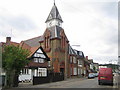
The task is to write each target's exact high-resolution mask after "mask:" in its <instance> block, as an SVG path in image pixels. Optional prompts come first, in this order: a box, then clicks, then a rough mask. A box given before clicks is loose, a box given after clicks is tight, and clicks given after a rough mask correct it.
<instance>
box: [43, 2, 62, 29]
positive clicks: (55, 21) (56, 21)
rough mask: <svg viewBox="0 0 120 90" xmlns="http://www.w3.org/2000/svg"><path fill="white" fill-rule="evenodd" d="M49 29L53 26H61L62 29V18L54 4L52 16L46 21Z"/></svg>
mask: <svg viewBox="0 0 120 90" xmlns="http://www.w3.org/2000/svg"><path fill="white" fill-rule="evenodd" d="M45 23H46V26H47V28H49V27H52V26H59V27H62V23H63V21H62V18H61V16H60V14H59V11H58V9H57V7H56V5H55V3H54V6H53V7H52V9H51V11H50V14H49V16H48V18H47V20H46V21H45Z"/></svg>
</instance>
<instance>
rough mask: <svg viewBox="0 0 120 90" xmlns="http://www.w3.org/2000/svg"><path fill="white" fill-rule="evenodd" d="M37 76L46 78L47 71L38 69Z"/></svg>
mask: <svg viewBox="0 0 120 90" xmlns="http://www.w3.org/2000/svg"><path fill="white" fill-rule="evenodd" d="M38 76H41V77H46V76H47V69H46V68H38Z"/></svg>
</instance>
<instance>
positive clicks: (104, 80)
mask: <svg viewBox="0 0 120 90" xmlns="http://www.w3.org/2000/svg"><path fill="white" fill-rule="evenodd" d="M98 84H99V85H101V84H110V85H113V73H112V68H100V69H99V74H98Z"/></svg>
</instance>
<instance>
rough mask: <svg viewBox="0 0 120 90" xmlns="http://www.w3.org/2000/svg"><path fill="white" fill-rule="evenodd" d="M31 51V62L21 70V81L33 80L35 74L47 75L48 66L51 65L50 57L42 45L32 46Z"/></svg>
mask: <svg viewBox="0 0 120 90" xmlns="http://www.w3.org/2000/svg"><path fill="white" fill-rule="evenodd" d="M23 48H24V46H23ZM30 51H31V55H30V56H29V60H30V62H29V64H28V65H26V66H25V68H24V69H22V70H21V74H20V75H19V81H32V80H33V76H39V77H47V72H48V68H49V67H50V65H49V61H50V60H49V57H48V56H47V54H46V53H45V52H44V50H43V49H42V47H32V48H31V49H30Z"/></svg>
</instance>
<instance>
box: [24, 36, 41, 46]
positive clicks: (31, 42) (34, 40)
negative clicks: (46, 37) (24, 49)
mask: <svg viewBox="0 0 120 90" xmlns="http://www.w3.org/2000/svg"><path fill="white" fill-rule="evenodd" d="M42 39H43V38H42V36H38V37H35V38H31V39H28V40H25V41H23V42H24V43H26V44H28V45H29V46H31V47H36V46H40V44H39V41H41V40H42Z"/></svg>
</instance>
